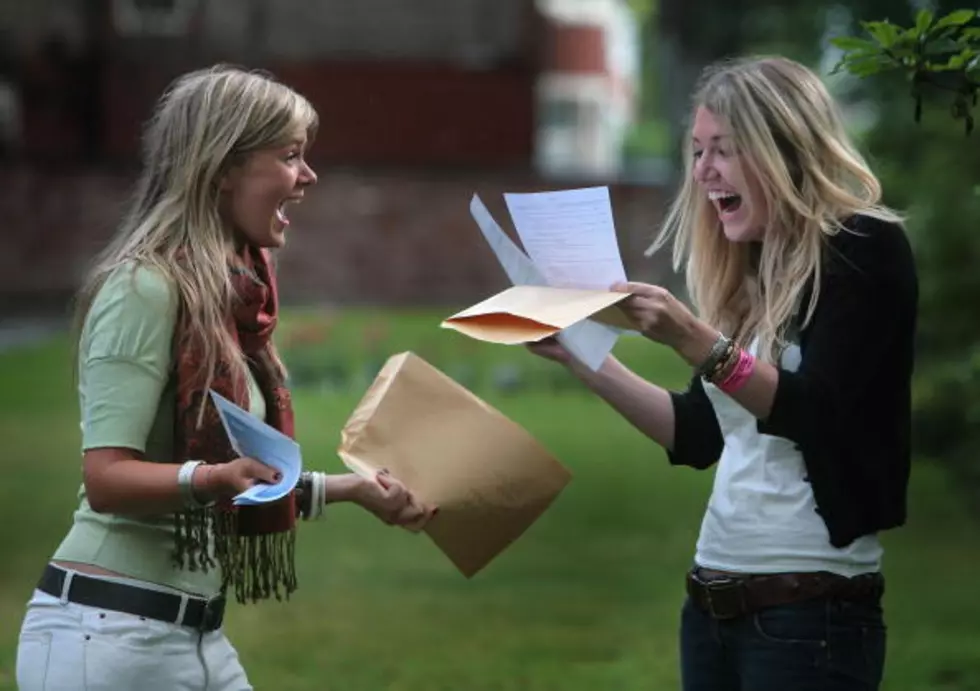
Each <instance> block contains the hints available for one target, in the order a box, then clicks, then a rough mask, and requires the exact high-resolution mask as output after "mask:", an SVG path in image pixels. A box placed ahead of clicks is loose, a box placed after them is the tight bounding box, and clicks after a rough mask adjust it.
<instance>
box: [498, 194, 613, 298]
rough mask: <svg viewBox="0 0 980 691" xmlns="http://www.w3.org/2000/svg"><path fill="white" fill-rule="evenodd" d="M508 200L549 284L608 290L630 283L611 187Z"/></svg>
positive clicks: (521, 234)
mask: <svg viewBox="0 0 980 691" xmlns="http://www.w3.org/2000/svg"><path fill="white" fill-rule="evenodd" d="M504 200H505V201H506V202H507V208H508V209H509V210H510V215H511V218H513V220H514V226H515V228H516V229H517V235H518V236H519V237H520V239H521V243H522V244H523V245H524V249H526V250H527V254H528V256H529V257H530V258H531V261H533V262H534V264H535V266H537V267H538V268H540V269H541V273H542V274H543V275H544V278H545V280H547V281H548V285H550V286H553V287H555V288H591V289H597V290H608V289H609V286H611V285H612V284H613V283H616V282H618V281H625V280H626V270H625V269H624V268H623V259H622V257H621V256H620V253H619V243H618V241H617V238H616V226H615V223H614V221H613V214H612V204H611V203H610V201H609V188H608V187H587V188H584V189H573V190H560V191H557V192H531V193H521V194H515V193H508V194H505V195H504Z"/></svg>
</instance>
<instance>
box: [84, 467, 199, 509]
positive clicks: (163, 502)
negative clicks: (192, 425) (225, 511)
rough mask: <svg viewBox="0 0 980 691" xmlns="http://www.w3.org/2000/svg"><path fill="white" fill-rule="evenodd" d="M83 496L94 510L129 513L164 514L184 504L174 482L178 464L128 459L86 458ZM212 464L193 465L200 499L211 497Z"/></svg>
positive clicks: (182, 506) (193, 477)
mask: <svg viewBox="0 0 980 691" xmlns="http://www.w3.org/2000/svg"><path fill="white" fill-rule="evenodd" d="M84 468H85V472H84V481H85V491H86V498H87V499H88V503H89V505H90V506H91V507H92V510H93V511H96V512H97V513H112V514H120V515H128V516H153V515H165V514H169V513H173V512H175V511H180V510H181V509H183V508H185V507H186V499H185V497H184V494H183V493H182V492H181V490H180V488H179V486H178V483H177V474H178V472H179V471H180V465H178V464H176V463H153V462H150V461H143V460H138V459H135V458H127V459H110V460H107V459H104V458H98V457H97V458H94V459H86V462H85V466H84ZM214 469H215V466H209V465H200V466H198V467H197V468H195V469H194V474H193V476H192V480H191V482H192V487H193V488H194V495H195V496H196V497H198V498H200V499H207V498H210V497H211V495H212V491H213V490H212V486H211V484H210V479H211V477H210V476H211V474H212V472H213V471H214Z"/></svg>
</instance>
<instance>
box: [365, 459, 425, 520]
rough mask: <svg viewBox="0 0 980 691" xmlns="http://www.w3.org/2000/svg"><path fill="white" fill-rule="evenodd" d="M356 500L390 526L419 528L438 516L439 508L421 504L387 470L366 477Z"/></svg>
mask: <svg viewBox="0 0 980 691" xmlns="http://www.w3.org/2000/svg"><path fill="white" fill-rule="evenodd" d="M358 490H359V491H358V492H357V493H356V494H355V496H354V501H355V502H357V503H358V504H360V505H361V506H362V507H364V508H365V509H367V510H368V511H370V512H371V513H373V514H374V515H376V516H377V517H378V518H380V519H381V520H382V521H384V522H385V523H387V524H389V525H398V526H401V527H403V528H408V529H409V530H413V531H417V530H421V529H422V528H424V527H425V525H426V524H427V523H428V522H429V521H430V520H431V519H432V517H433V516H434V515H435V513H436V511H437V508H436V507H434V506H424V505H422V504H419V503H418V502H417V501H416V499H415V497H413V496H412V493H411V492H410V491H409V490H408V489H407V488H406V487H405V485H403V484H402V483H401V482H399V481H398V480H396V479H395V478H393V477H392V476H391V475H390V474H388V473H386V472H381V473H378V475H377V476H376V478H375V480H374V481H371V480H363V482H362V483H361V485H360V487H359V488H358Z"/></svg>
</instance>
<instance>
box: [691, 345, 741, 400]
mask: <svg viewBox="0 0 980 691" xmlns="http://www.w3.org/2000/svg"><path fill="white" fill-rule="evenodd" d="M754 369H755V357H754V356H753V355H752V354H751V353H749V352H747V351H746V350H744V349H743V348H742V347H741V346H739V344H738V343H736V342H735V340H734V339H731V338H728V337H727V336H725V335H724V334H719V335H718V340H716V341H715V343H714V345H712V346H711V351H710V352H709V353H708V357H707V358H706V359H705V361H704V362H703V363H702V364H701V366H700V367H698V370H697V371H698V374H699V375H700V376H701V378H702V379H704V380H705V381H707V382H709V383H711V384H714V385H715V386H717V387H718V388H719V389H721V390H722V391H724V392H725V393H727V394H733V393H735V392H736V391H738V390H739V389H741V388H742V387H743V386H745V382H747V381H748V380H749V377H750V376H751V375H752V371H753V370H754Z"/></svg>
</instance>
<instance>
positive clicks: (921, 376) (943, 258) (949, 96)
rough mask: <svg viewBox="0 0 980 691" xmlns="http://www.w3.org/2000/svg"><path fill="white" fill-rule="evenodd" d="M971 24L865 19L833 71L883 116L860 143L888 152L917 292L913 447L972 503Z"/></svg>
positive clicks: (976, 356) (960, 17) (974, 254)
mask: <svg viewBox="0 0 980 691" xmlns="http://www.w3.org/2000/svg"><path fill="white" fill-rule="evenodd" d="M978 20H980V16H978V14H977V12H976V11H975V10H970V9H958V10H953V11H949V12H947V13H945V14H942V13H937V12H933V11H930V10H928V9H925V10H920V11H919V12H918V13H917V14H916V15H915V17H914V18H913V20H912V22H911V25H909V26H901V25H898V24H895V23H893V22H891V21H887V20H884V21H862V22H860V24H859V26H860V28H861V29H862V32H861V33H862V35H860V36H857V35H855V36H838V37H836V38H834V39H832V41H831V42H832V44H833V45H834V46H836V47H837V48H839V49H841V50H842V51H843V56H842V57H841V59H840V61H839V62H838V64H837V66H836V68H835V70H834V71H835V72H837V73H846V74H850V75H854V76H856V77H857V78H859V79H860V80H862V81H863V82H865V83H867V85H868V88H870V89H871V90H872V92H873V93H874V95H875V100H876V102H877V103H878V104H879V107H880V115H881V117H880V119H879V122H878V124H877V126H876V127H875V129H874V131H873V132H872V134H871V135H870V138H869V141H868V144H869V147H870V148H871V149H872V150H878V151H881V152H887V155H885V154H884V153H883V154H882V156H881V160H880V161H879V162H878V163H879V164H880V165H879V169H880V170H881V171H882V173H883V175H882V177H883V180H884V181H885V184H886V189H887V190H888V194H889V195H890V201H891V203H893V204H895V203H897V204H899V205H901V206H903V207H904V208H907V209H908V210H909V212H910V219H909V227H910V230H911V231H912V234H913V241H914V243H915V247H916V254H917V258H918V263H919V270H920V279H921V288H922V293H921V302H920V311H919V315H920V317H919V318H920V345H919V358H918V365H917V373H916V395H915V409H916V412H915V429H914V437H915V442H916V447H917V450H918V451H919V452H920V453H922V454H924V455H926V456H928V457H932V458H936V459H938V460H941V461H943V462H946V463H949V464H950V465H951V466H952V467H953V469H954V471H955V472H956V473H957V476H958V477H959V478H960V480H961V481H962V484H963V485H964V486H965V487H967V488H968V491H969V492H970V493H971V494H972V493H974V492H975V491H976V489H977V488H978V487H980V465H978V464H977V463H976V460H975V458H976V454H977V452H978V451H980V320H978V319H977V317H976V303H974V302H973V300H975V299H976V298H977V296H978V295H980V270H978V266H980V237H978V234H977V221H978V220H980V194H978V184H977V183H978V182H980V156H978V155H977V152H976V150H975V147H976V137H975V136H974V137H970V136H969V135H970V133H971V131H972V130H973V128H974V114H973V111H974V108H975V107H976V102H977V88H978V85H980V82H978V77H980V69H978V68H980V27H978V26H977V25H978ZM871 77H874V79H869V78H871ZM909 100H911V102H909ZM903 102H904V103H905V105H903ZM933 106H937V107H933ZM938 106H945V107H947V108H948V109H949V111H948V114H944V113H942V112H941V111H942V109H941V108H939V107H938ZM910 122H911V123H913V127H914V128H915V130H914V132H913V131H911V128H910V126H909V124H910ZM957 125H958V126H957ZM916 135H917V136H916Z"/></svg>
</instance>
